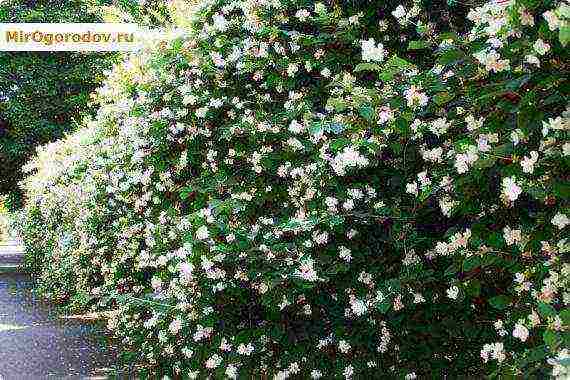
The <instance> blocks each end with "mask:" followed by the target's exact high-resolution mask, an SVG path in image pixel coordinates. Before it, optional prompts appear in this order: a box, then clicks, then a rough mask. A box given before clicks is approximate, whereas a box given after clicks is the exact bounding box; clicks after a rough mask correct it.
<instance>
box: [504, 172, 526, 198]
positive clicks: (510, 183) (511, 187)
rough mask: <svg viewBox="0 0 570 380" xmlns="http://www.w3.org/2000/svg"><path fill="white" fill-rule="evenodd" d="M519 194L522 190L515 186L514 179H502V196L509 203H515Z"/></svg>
mask: <svg viewBox="0 0 570 380" xmlns="http://www.w3.org/2000/svg"><path fill="white" fill-rule="evenodd" d="M521 193H522V189H521V187H520V186H519V185H518V184H517V182H516V180H515V178H514V177H507V178H503V194H504V195H505V196H506V197H507V199H508V200H509V201H511V202H514V201H516V200H517V199H518V197H519V195H521Z"/></svg>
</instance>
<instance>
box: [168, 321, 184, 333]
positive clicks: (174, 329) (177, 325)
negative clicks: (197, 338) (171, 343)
mask: <svg viewBox="0 0 570 380" xmlns="http://www.w3.org/2000/svg"><path fill="white" fill-rule="evenodd" d="M181 329H182V321H181V320H180V319H179V318H176V319H174V320H173V321H172V322H170V325H169V326H168V331H170V333H171V334H172V335H176V334H178V332H180V330H181Z"/></svg>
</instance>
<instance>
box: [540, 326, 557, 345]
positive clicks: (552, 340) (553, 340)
mask: <svg viewBox="0 0 570 380" xmlns="http://www.w3.org/2000/svg"><path fill="white" fill-rule="evenodd" d="M542 339H543V340H544V343H545V344H546V345H548V347H550V348H554V347H556V346H558V336H557V335H556V333H555V332H554V331H552V330H546V331H545V332H544V334H542Z"/></svg>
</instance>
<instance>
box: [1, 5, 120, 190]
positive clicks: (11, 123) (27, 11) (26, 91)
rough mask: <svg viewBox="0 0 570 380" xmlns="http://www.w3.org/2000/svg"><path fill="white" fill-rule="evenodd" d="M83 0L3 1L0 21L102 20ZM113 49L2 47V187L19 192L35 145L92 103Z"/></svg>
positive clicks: (67, 127) (50, 138)
mask: <svg viewBox="0 0 570 380" xmlns="http://www.w3.org/2000/svg"><path fill="white" fill-rule="evenodd" d="M88 5H89V2H88V1H85V0H71V1H70V0H61V1H57V0H50V1H15V0H7V1H0V22H21V23H30V22H99V21H100V17H99V15H98V14H97V13H96V12H95V10H94V9H93V8H91V7H89V6H88ZM112 59H113V55H111V54H105V53H73V52H0V162H1V164H0V193H3V194H6V193H17V189H16V185H17V181H19V180H20V179H21V178H22V173H21V170H20V168H21V166H22V165H23V164H24V163H25V161H26V159H28V158H29V157H30V156H31V155H32V154H33V152H34V151H35V147H36V146H38V145H41V144H45V143H47V142H49V141H53V140H55V139H57V138H61V137H62V136H63V135H64V133H65V132H66V131H69V130H71V129H72V128H74V122H75V121H80V118H81V116H82V113H83V112H85V111H86V110H87V108H88V102H89V94H90V93H91V92H92V91H93V90H94V89H95V88H97V87H98V86H99V85H100V84H101V81H102V80H103V78H104V76H103V72H104V71H105V70H106V69H109V68H110V67H111V62H112Z"/></svg>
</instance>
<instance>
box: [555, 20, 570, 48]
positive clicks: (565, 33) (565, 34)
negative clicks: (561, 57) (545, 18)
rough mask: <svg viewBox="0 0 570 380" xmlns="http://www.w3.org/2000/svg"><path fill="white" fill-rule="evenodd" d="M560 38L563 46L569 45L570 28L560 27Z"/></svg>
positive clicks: (566, 26)
mask: <svg viewBox="0 0 570 380" xmlns="http://www.w3.org/2000/svg"><path fill="white" fill-rule="evenodd" d="M558 38H559V39H560V43H561V44H562V46H564V47H565V46H566V45H568V42H570V26H568V25H563V26H561V27H560V32H559V33H558Z"/></svg>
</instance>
